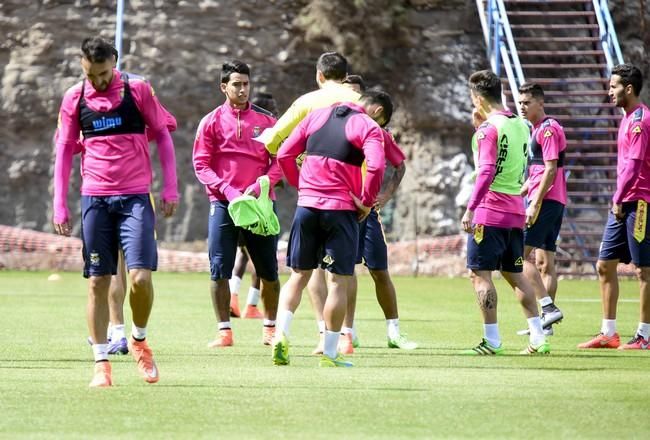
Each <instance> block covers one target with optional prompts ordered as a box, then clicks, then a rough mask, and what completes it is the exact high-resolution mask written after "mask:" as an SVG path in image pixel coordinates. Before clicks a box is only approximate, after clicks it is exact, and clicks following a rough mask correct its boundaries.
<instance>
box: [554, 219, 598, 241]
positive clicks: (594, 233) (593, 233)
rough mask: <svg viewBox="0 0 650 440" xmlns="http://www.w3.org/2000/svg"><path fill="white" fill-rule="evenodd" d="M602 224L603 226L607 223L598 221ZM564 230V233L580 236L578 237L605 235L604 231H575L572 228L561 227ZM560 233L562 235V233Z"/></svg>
mask: <svg viewBox="0 0 650 440" xmlns="http://www.w3.org/2000/svg"><path fill="white" fill-rule="evenodd" d="M598 223H600V224H602V225H603V226H604V225H605V224H604V223H603V222H598ZM561 231H562V232H564V235H567V234H571V235H572V236H576V235H577V236H578V237H597V238H600V237H602V236H603V231H600V232H599V231H573V230H571V229H564V228H562V229H561ZM560 235H562V234H561V233H560Z"/></svg>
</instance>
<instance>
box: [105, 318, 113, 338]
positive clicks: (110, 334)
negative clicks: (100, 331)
mask: <svg viewBox="0 0 650 440" xmlns="http://www.w3.org/2000/svg"><path fill="white" fill-rule="evenodd" d="M112 337H113V325H112V324H111V323H110V322H109V323H108V328H107V329H106V339H107V340H109V341H110V340H111V339H112Z"/></svg>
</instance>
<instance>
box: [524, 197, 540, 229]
mask: <svg viewBox="0 0 650 440" xmlns="http://www.w3.org/2000/svg"><path fill="white" fill-rule="evenodd" d="M540 208H541V205H539V204H537V202H535V201H533V202H531V203H530V205H528V208H526V227H528V228H530V227H531V226H533V225H534V224H535V222H536V221H537V216H538V215H539V209H540Z"/></svg>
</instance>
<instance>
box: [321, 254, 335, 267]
mask: <svg viewBox="0 0 650 440" xmlns="http://www.w3.org/2000/svg"><path fill="white" fill-rule="evenodd" d="M323 263H325V264H327V265H328V266H331V265H332V264H333V263H334V258H332V256H331V255H325V256H324V257H323Z"/></svg>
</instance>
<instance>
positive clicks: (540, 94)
mask: <svg viewBox="0 0 650 440" xmlns="http://www.w3.org/2000/svg"><path fill="white" fill-rule="evenodd" d="M524 93H527V94H529V95H530V96H532V97H533V98H535V99H541V100H542V101H543V100H544V89H542V86H540V85H539V84H537V83H524V84H522V85H521V87H519V94H520V95H521V94H524Z"/></svg>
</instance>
